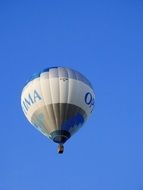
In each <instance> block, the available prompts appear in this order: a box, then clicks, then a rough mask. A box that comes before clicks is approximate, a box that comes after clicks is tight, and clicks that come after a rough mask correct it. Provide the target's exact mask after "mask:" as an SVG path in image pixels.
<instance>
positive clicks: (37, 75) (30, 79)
mask: <svg viewBox="0 0 143 190" xmlns="http://www.w3.org/2000/svg"><path fill="white" fill-rule="evenodd" d="M56 68H58V67H48V68H46V69H44V70H42V71H41V72H39V73H35V74H33V75H32V76H31V77H30V78H29V79H28V80H27V81H26V84H25V85H27V84H28V83H29V82H30V81H32V80H34V79H36V78H38V77H40V75H41V73H44V72H48V71H49V70H50V69H56Z"/></svg>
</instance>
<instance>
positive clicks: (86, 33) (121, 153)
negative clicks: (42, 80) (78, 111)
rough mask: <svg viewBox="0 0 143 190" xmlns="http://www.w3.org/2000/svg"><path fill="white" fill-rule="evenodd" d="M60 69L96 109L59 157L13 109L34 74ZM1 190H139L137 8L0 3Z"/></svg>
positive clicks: (141, 71) (141, 72) (142, 157)
mask: <svg viewBox="0 0 143 190" xmlns="http://www.w3.org/2000/svg"><path fill="white" fill-rule="evenodd" d="M57 65H58V66H59V65H60V66H67V67H71V68H73V69H76V70H78V71H80V72H81V73H83V74H84V75H86V76H87V78H89V80H90V81H91V83H92V84H93V86H94V88H95V91H96V95H97V98H96V107H95V111H94V113H93V115H92V117H91V118H90V119H89V120H88V122H87V123H86V124H85V126H84V127H83V128H82V129H81V130H80V131H79V133H77V134H76V135H75V136H73V138H72V139H70V140H69V141H68V142H67V143H66V145H65V153H64V155H58V154H57V152H56V144H54V143H52V141H50V140H49V139H46V138H45V137H44V136H43V135H42V134H40V133H39V132H38V131H36V130H35V129H34V128H33V127H31V126H30V124H29V123H28V121H27V120H26V118H25V117H24V114H23V113H22V110H21V106H20V96H21V90H22V88H23V86H24V84H25V81H26V80H27V79H28V78H29V76H31V75H32V74H33V73H35V72H38V71H40V70H42V69H43V68H46V67H50V66H57ZM0 69H1V74H0V85H1V91H0V95H1V98H0V106H1V109H0V112H1V126H0V150H1V154H0V190H57V189H58V190H73V189H74V190H75V189H78V190H88V189H93V190H105V189H106V190H142V189H143V1H142V0H121V1H120V0H118V1H117V0H108V1H106V0H95V1H91V0H86V1H84V0H65V1H63V0H60V1H58V0H57V1H55V0H51V1H42V0H41V1H31V0H29V1H23V2H22V1H0Z"/></svg>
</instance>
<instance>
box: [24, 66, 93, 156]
mask: <svg viewBox="0 0 143 190" xmlns="http://www.w3.org/2000/svg"><path fill="white" fill-rule="evenodd" d="M94 104H95V93H94V90H93V88H92V86H91V84H90V82H89V81H88V80H87V79H86V77H84V76H83V75H82V74H81V73H79V72H77V71H75V70H73V69H69V68H65V67H50V68H47V69H45V70H43V71H41V72H40V73H38V74H36V75H33V76H32V77H31V78H30V80H28V82H27V83H26V85H25V87H24V88H23V90H22V95H21V106H22V110H23V112H24V114H25V116H26V117H27V119H28V121H29V122H30V123H31V124H32V125H33V126H34V127H35V128H36V129H38V130H39V131H40V132H41V133H42V134H44V135H45V136H46V137H48V138H50V139H51V140H52V141H54V142H55V143H58V153H63V151H64V146H63V144H64V143H65V142H66V141H67V140H68V139H69V138H71V136H72V135H73V134H74V133H76V132H77V131H78V130H79V129H80V128H81V126H82V125H83V124H84V122H85V121H86V120H87V118H88V117H89V116H90V114H91V113H92V111H93V108H94Z"/></svg>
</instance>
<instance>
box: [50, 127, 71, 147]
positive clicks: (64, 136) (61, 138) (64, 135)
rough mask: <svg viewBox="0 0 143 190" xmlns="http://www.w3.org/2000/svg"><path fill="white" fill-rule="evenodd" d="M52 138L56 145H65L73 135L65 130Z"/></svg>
mask: <svg viewBox="0 0 143 190" xmlns="http://www.w3.org/2000/svg"><path fill="white" fill-rule="evenodd" d="M50 136H51V139H52V140H53V141H54V142H55V143H59V144H64V143H65V142H66V141H67V140H68V139H69V138H70V137H71V134H70V133H69V132H68V131H65V130H56V131H53V132H52V133H51V134H50Z"/></svg>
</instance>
